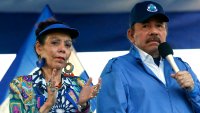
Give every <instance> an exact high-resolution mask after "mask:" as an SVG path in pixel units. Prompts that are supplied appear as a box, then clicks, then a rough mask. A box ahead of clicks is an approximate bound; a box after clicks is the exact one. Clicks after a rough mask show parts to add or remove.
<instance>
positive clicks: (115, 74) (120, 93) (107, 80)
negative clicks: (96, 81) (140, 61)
mask: <svg viewBox="0 0 200 113" xmlns="http://www.w3.org/2000/svg"><path fill="white" fill-rule="evenodd" d="M115 60H116V59H112V60H110V61H109V62H108V64H107V65H106V67H105V68H104V70H103V72H102V74H101V79H102V85H101V89H100V92H99V94H98V96H97V113H126V109H127V99H126V98H127V96H126V95H127V94H126V88H125V84H124V83H123V73H122V71H121V70H120V69H119V67H118V66H119V65H117V64H116V63H115Z"/></svg>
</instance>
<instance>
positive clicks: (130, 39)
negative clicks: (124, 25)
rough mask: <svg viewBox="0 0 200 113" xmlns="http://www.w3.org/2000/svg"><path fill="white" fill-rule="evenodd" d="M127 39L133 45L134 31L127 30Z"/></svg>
mask: <svg viewBox="0 0 200 113" xmlns="http://www.w3.org/2000/svg"><path fill="white" fill-rule="evenodd" d="M127 37H128V39H129V41H130V42H131V43H133V44H134V42H135V40H134V30H133V29H131V28H129V29H128V30H127Z"/></svg>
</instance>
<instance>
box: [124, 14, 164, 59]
mask: <svg viewBox="0 0 200 113" xmlns="http://www.w3.org/2000/svg"><path fill="white" fill-rule="evenodd" d="M128 32H131V33H129V34H131V36H128V38H129V40H130V41H131V42H132V43H133V44H134V45H135V46H137V47H138V48H140V49H142V50H143V51H145V52H146V53H148V54H150V55H152V56H153V57H158V55H159V53H158V45H159V44H160V43H162V42H165V41H166V36H167V26H166V23H165V22H160V21H159V20H158V19H156V18H152V19H150V20H148V21H146V22H143V23H135V24H134V25H133V26H132V28H131V29H129V31H128Z"/></svg>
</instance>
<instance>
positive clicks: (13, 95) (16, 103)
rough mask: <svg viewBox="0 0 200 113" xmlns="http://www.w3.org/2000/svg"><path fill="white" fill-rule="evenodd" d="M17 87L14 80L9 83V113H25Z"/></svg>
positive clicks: (16, 82) (17, 83) (17, 84)
mask: <svg viewBox="0 0 200 113" xmlns="http://www.w3.org/2000/svg"><path fill="white" fill-rule="evenodd" d="M19 87H20V84H19V82H18V81H17V80H16V79H14V80H13V81H12V82H11V83H10V94H9V97H10V103H9V110H10V113H26V111H25V108H24V105H23V101H22V96H21V93H20V90H19Z"/></svg>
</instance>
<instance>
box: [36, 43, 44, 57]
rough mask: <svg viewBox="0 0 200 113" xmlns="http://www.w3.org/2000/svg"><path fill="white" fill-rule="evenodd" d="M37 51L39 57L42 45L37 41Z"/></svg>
mask: <svg viewBox="0 0 200 113" xmlns="http://www.w3.org/2000/svg"><path fill="white" fill-rule="evenodd" d="M35 51H36V52H37V54H38V55H41V53H42V45H41V44H40V43H39V42H38V41H36V44H35Z"/></svg>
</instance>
